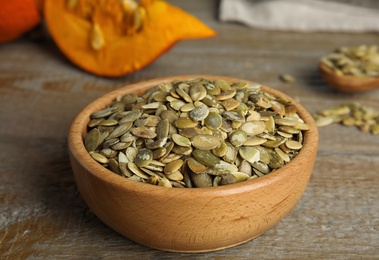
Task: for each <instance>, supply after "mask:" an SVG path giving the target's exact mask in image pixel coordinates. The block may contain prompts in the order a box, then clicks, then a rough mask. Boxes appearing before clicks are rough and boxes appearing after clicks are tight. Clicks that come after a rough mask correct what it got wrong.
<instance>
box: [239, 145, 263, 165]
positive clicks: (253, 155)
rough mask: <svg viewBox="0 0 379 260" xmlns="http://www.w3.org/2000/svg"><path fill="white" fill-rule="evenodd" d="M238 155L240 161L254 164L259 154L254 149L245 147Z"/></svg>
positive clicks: (258, 158)
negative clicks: (240, 158)
mask: <svg viewBox="0 0 379 260" xmlns="http://www.w3.org/2000/svg"><path fill="white" fill-rule="evenodd" d="M239 154H240V156H241V157H242V159H244V160H246V161H248V162H249V163H255V162H258V161H259V160H260V152H259V150H257V149H256V148H255V147H250V146H245V147H241V148H240V149H239Z"/></svg>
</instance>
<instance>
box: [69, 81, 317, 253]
mask: <svg viewBox="0 0 379 260" xmlns="http://www.w3.org/2000/svg"><path fill="white" fill-rule="evenodd" d="M194 77H202V78H207V79H211V80H212V79H213V80H214V79H220V78H223V79H226V80H229V81H231V82H233V81H239V80H238V79H234V78H225V77H219V76H204V75H191V76H175V77H167V78H159V79H154V80H149V81H145V82H141V83H137V84H132V85H129V86H126V87H123V88H120V89H117V90H115V91H113V92H111V93H109V94H106V95H105V96H103V97H101V98H99V99H97V100H95V101H94V102H92V103H91V104H89V105H88V106H87V107H85V108H84V109H83V110H82V111H81V112H80V113H79V114H78V116H77V117H76V118H75V120H74V121H73V123H72V126H71V128H70V131H69V136H68V145H69V152H70V160H71V165H72V169H73V172H74V176H75V179H76V183H77V186H78V188H79V190H80V193H81V195H82V196H83V198H84V200H85V202H86V203H87V205H88V206H89V208H90V209H91V210H92V211H93V212H94V213H95V214H96V215H97V216H98V217H99V218H100V219H101V220H102V221H103V222H104V223H105V224H107V225H108V226H109V227H111V228H112V229H114V230H116V231H117V232H119V233H121V234H122V235H124V236H125V237H127V238H129V239H131V240H133V241H135V242H137V243H140V244H143V245H146V246H149V247H152V248H156V249H160V250H166V251H177V252H205V251H213V250H218V249H223V248H227V247H231V246H234V245H238V244H241V243H243V242H246V241H249V240H251V239H253V238H255V237H257V236H259V235H260V234H262V233H263V232H265V231H266V230H268V229H269V228H271V227H273V226H274V225H275V224H276V223H278V222H279V221H280V220H281V219H282V218H283V217H284V216H286V215H287V214H288V213H289V212H290V210H291V209H292V208H293V207H294V206H295V204H296V203H297V201H298V200H299V198H300V197H301V195H302V194H303V192H304V190H305V188H306V185H307V183H308V181H309V178H310V175H311V171H312V169H313V165H314V162H315V157H316V153H317V147H318V131H317V127H316V124H315V122H314V120H313V118H312V116H311V115H310V114H309V113H308V112H307V111H306V110H305V109H304V108H303V107H302V106H301V105H299V104H298V103H296V101H294V100H293V99H291V98H289V97H288V96H286V95H284V94H282V93H280V92H279V91H276V90H273V89H269V88H266V87H265V90H266V91H267V92H270V93H272V94H273V95H275V96H285V97H286V98H287V99H290V100H292V102H293V103H294V104H295V105H296V106H297V109H298V113H299V115H300V116H301V118H302V119H303V120H304V121H305V122H306V123H307V124H308V125H309V126H310V127H311V129H310V130H309V131H306V132H305V135H304V143H303V148H302V149H301V150H300V152H299V154H298V155H297V156H296V157H295V158H294V159H293V160H291V161H290V162H289V163H288V164H287V165H285V166H283V167H282V168H280V169H279V170H276V171H275V172H272V173H270V174H268V175H266V176H263V177H260V178H256V179H252V180H249V181H245V182H241V183H237V184H231V185H225V186H219V187H211V188H186V189H181V188H166V187H159V186H154V185H150V184H144V183H138V182H134V181H131V180H128V179H126V178H123V177H121V176H118V175H117V174H114V173H113V172H111V171H109V170H107V169H106V168H104V167H103V166H101V165H100V164H98V163H97V162H95V161H94V160H93V159H92V158H91V157H90V155H89V154H88V152H87V151H86V149H85V147H84V145H83V137H84V135H85V133H86V126H87V123H88V122H89V117H90V114H91V113H93V112H95V111H98V110H100V109H103V108H104V107H106V106H107V105H108V104H110V103H111V101H112V100H114V99H115V98H116V96H119V95H124V94H126V93H131V92H132V93H136V94H141V93H143V92H144V91H145V90H147V89H149V88H151V87H153V86H156V85H157V84H158V83H160V82H165V81H172V80H174V79H179V80H183V79H188V78H194Z"/></svg>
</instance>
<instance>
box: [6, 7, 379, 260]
mask: <svg viewBox="0 0 379 260" xmlns="http://www.w3.org/2000/svg"><path fill="white" fill-rule="evenodd" d="M170 2H171V3H172V4H174V5H177V6H179V7H182V8H183V9H185V10H186V11H188V12H190V13H192V14H194V15H196V16H197V17H199V18H200V19H201V20H203V21H204V22H205V23H207V24H208V25H210V26H211V27H213V28H214V29H215V30H217V32H218V36H217V37H215V38H211V39H203V40H191V41H183V42H180V43H178V44H177V45H175V47H174V48H173V49H171V50H170V51H169V52H167V53H166V54H165V55H164V56H162V57H161V58H159V59H158V60H157V61H156V62H155V63H154V64H151V65H150V66H148V67H147V68H145V69H143V70H141V71H139V72H136V73H134V74H131V75H127V76H125V77H120V78H116V79H108V78H101V77H96V76H93V75H90V74H88V73H86V72H83V71H81V70H80V69H78V68H76V67H74V66H73V65H72V64H71V63H70V62H68V60H67V59H66V58H65V57H64V56H63V55H62V54H61V53H60V52H59V51H58V49H57V47H56V46H55V45H54V43H53V42H52V41H51V39H45V40H43V41H38V42H33V41H31V40H28V39H20V40H18V41H15V42H12V43H8V44H3V45H0V104H1V110H0V145H1V149H0V165H1V168H0V258H1V259H44V258H49V259H178V258H185V259H255V258H256V259H305V258H311V259H360V258H362V259H378V258H379V191H378V190H379V175H378V173H379V137H378V136H373V135H370V134H365V133H362V132H360V131H359V130H357V129H355V128H349V127H343V126H340V125H332V126H329V127H326V128H321V129H320V146H319V152H318V156H317V160H316V165H315V168H314V171H313V175H312V177H311V180H310V183H309V185H308V187H307V189H306V191H305V194H304V195H303V197H302V199H301V200H300V202H299V203H298V204H297V206H296V207H295V209H294V210H293V211H292V212H291V213H290V214H289V215H288V216H287V217H286V218H284V219H283V220H282V221H281V222H279V224H277V225H276V226H275V227H274V228H272V229H271V230H269V231H267V232H266V233H264V234H263V235H261V236H260V237H258V238H256V239H254V240H252V241H250V242H247V243H245V244H242V245H239V246H236V247H234V248H230V249H225V250H221V251H216V252H211V253H201V254H179V253H170V252H162V251H157V250H154V249H150V248H147V247H144V246H141V245H138V244H136V243H134V242H132V241H130V240H128V239H126V238H124V237H122V236H121V235H119V234H117V233H116V232H114V231H113V230H111V229H110V228H108V227H107V226H105V225H104V224H103V223H102V222H101V221H100V220H99V219H97V217H96V216H95V215H93V214H92V213H91V212H90V211H89V209H88V208H87V206H86V205H85V203H84V202H83V200H82V198H81V196H80V194H79V192H78V191H77V188H76V185H75V182H74V178H73V175H72V172H71V168H70V164H69V160H68V154H67V145H66V137H67V132H68V128H69V126H70V123H71V121H72V120H73V118H74V117H75V115H76V114H77V113H78V112H79V111H80V109H81V108H83V107H84V106H85V105H86V104H87V103H89V102H90V101H92V100H94V99H95V98H97V97H100V96H101V95H103V94H105V93H107V92H109V91H111V90H114V89H116V88H119V87H121V86H124V85H127V84H129V83H133V82H137V81H141V80H146V79H151V78H155V77H160V76H168V75H180V74H216V75H224V76H232V77H239V78H242V79H247V80H253V81H257V82H260V83H262V84H265V85H268V86H271V87H273V88H277V89H278V90H281V91H283V92H285V93H287V94H288V95H290V96H293V97H297V98H299V100H300V102H301V103H302V104H303V105H304V106H305V107H306V108H307V109H308V110H309V111H310V112H311V113H315V112H317V111H319V110H322V109H325V108H330V107H331V106H334V105H338V104H341V103H347V102H359V103H362V104H365V105H368V106H372V107H374V108H375V109H377V110H379V89H378V90H375V91H372V92H370V93H363V94H354V95H351V94H350V95H348V94H341V93H338V92H336V91H333V90H331V89H330V88H329V87H328V86H327V85H326V84H325V83H324V81H323V80H322V79H321V78H320V76H319V73H318V70H317V63H318V59H319V58H320V57H321V56H322V55H324V54H326V53H328V52H330V51H332V50H333V49H334V48H335V47H339V46H343V45H350V46H354V45H359V44H362V43H366V44H373V43H376V44H377V43H378V41H379V36H378V35H377V34H369V33H367V34H366V33H365V34H347V33H344V34H342V33H341V34H338V33H337V34H332V33H306V34H302V33H291V32H273V31H262V30H255V29H250V28H247V27H244V26H242V25H239V24H232V23H230V24H227V23H221V22H219V21H218V20H217V4H218V1H216V0H214V1H184V0H176V1H170ZM282 73H289V74H291V75H293V76H295V77H296V79H297V81H296V82H295V83H293V84H286V83H283V82H281V81H280V80H279V79H278V76H279V74H282ZM220 228H222V227H220Z"/></svg>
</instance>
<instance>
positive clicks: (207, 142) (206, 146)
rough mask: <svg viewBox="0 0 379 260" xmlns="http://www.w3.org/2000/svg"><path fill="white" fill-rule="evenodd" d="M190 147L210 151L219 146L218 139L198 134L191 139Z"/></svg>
mask: <svg viewBox="0 0 379 260" xmlns="http://www.w3.org/2000/svg"><path fill="white" fill-rule="evenodd" d="M191 143H192V145H193V146H194V147H195V148H196V149H200V150H212V149H214V148H216V147H218V146H219V145H220V143H221V142H220V139H219V138H218V137H216V136H213V135H206V134H205V135H204V134H199V135H195V136H194V137H193V138H192V139H191Z"/></svg>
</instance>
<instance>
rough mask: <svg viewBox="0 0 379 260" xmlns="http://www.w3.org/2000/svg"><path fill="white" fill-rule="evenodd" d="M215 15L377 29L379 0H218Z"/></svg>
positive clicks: (298, 25) (299, 27)
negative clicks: (218, 6)
mask: <svg viewBox="0 0 379 260" xmlns="http://www.w3.org/2000/svg"><path fill="white" fill-rule="evenodd" d="M219 19H220V20H221V21H229V22H240V23H243V24H245V25H247V26H250V27H256V28H261V29H271V30H286V31H334V32H337V31H340V32H368V31H371V32H379V1H372V0H369V1H364V0H363V1H362V0H361V1H342V0H339V1H338V0H337V1H323V0H221V3H220V9H219Z"/></svg>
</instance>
